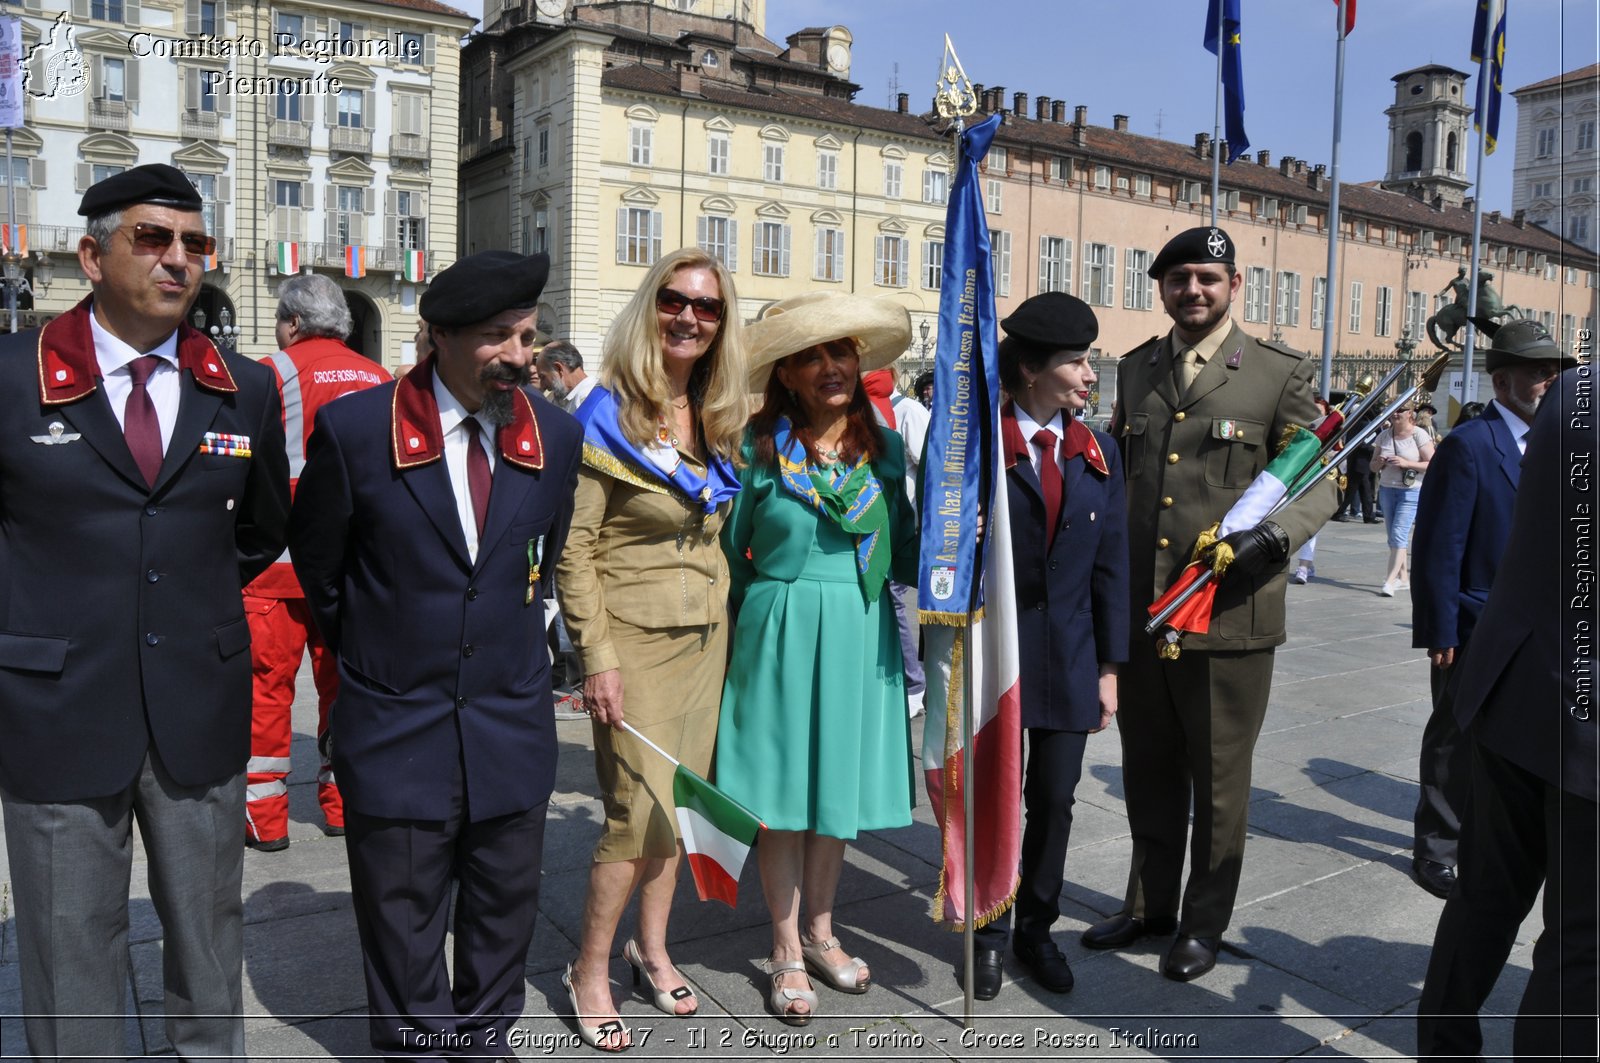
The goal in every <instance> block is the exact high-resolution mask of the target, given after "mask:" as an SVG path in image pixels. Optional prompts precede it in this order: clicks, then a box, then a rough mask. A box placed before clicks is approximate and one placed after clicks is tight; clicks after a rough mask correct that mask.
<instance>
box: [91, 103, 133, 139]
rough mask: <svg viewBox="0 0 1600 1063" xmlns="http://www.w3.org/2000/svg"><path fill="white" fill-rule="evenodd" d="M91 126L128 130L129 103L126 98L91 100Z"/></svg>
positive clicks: (117, 130) (120, 130) (121, 131)
mask: <svg viewBox="0 0 1600 1063" xmlns="http://www.w3.org/2000/svg"><path fill="white" fill-rule="evenodd" d="M89 128H90V129H110V130H112V131H114V132H118V133H126V132H127V131H128V104H127V102H126V101H125V100H90V101H89Z"/></svg>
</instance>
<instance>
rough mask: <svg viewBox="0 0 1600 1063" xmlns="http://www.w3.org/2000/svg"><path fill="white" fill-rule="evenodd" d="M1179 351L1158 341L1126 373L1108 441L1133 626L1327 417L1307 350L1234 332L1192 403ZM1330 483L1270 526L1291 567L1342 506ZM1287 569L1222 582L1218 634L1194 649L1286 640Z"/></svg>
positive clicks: (1204, 373)
mask: <svg viewBox="0 0 1600 1063" xmlns="http://www.w3.org/2000/svg"><path fill="white" fill-rule="evenodd" d="M1172 355H1173V352H1172V349H1171V344H1170V343H1169V342H1168V340H1166V339H1151V340H1150V342H1148V343H1146V344H1145V345H1144V346H1142V347H1139V348H1138V349H1137V350H1134V351H1132V352H1130V353H1128V354H1127V355H1125V356H1124V357H1123V359H1122V361H1121V362H1120V363H1119V364H1118V366H1117V386H1118V390H1117V412H1116V415H1115V416H1114V417H1113V418H1112V421H1111V434H1112V435H1113V436H1114V437H1116V439H1117V441H1118V443H1119V444H1120V445H1121V447H1122V460H1123V465H1124V468H1125V469H1126V472H1127V479H1128V488H1127V489H1128V548H1129V586H1130V589H1131V593H1132V602H1131V617H1130V619H1131V621H1132V622H1133V623H1134V624H1136V625H1138V627H1139V628H1140V629H1141V630H1140V632H1139V633H1137V634H1135V635H1134V637H1135V638H1144V637H1146V636H1145V635H1144V634H1143V631H1142V629H1143V627H1144V622H1145V621H1146V620H1147V619H1148V618H1149V615H1148V613H1146V611H1145V610H1146V607H1148V606H1149V605H1150V603H1151V602H1153V601H1155V600H1156V598H1157V597H1159V596H1160V595H1161V594H1162V592H1164V591H1165V590H1166V589H1167V588H1168V587H1169V586H1171V585H1172V582H1173V580H1175V579H1176V578H1177V576H1178V573H1180V572H1181V571H1182V570H1183V567H1184V566H1185V565H1187V564H1188V563H1189V559H1190V553H1191V551H1192V550H1193V548H1194V544H1195V540H1196V539H1197V538H1198V536H1199V535H1200V533H1201V532H1202V531H1204V530H1205V529H1206V528H1208V527H1210V526H1211V525H1212V524H1215V523H1216V522H1217V521H1219V520H1221V519H1222V517H1223V515H1224V514H1226V513H1227V512H1228V510H1229V508H1231V507H1232V505H1233V504H1234V503H1235V502H1237V501H1238V500H1239V496H1240V495H1242V494H1244V492H1245V488H1247V487H1249V486H1250V484H1251V483H1252V482H1253V481H1254V480H1255V478H1256V476H1258V475H1259V474H1260V473H1261V471H1262V470H1263V469H1265V468H1266V467H1267V463H1268V462H1269V461H1271V460H1272V459H1273V458H1274V457H1276V456H1277V447H1278V443H1279V442H1280V441H1281V440H1282V438H1283V433H1284V430H1285V429H1286V428H1288V426H1289V425H1291V424H1296V425H1300V426H1302V427H1304V426H1308V425H1310V424H1311V423H1312V421H1314V420H1315V419H1316V418H1317V417H1318V411H1317V406H1316V403H1315V402H1313V401H1312V399H1313V397H1314V396H1315V395H1316V390H1315V387H1314V385H1313V382H1314V380H1315V379H1316V366H1315V365H1314V364H1313V363H1312V362H1311V361H1310V360H1309V359H1307V358H1306V357H1305V355H1303V354H1301V353H1299V352H1298V351H1295V350H1292V349H1290V348H1288V347H1284V346H1282V345H1281V344H1277V343H1270V342H1267V341H1264V340H1258V339H1256V338H1255V337H1253V336H1250V335H1247V334H1246V333H1245V332H1244V330H1242V329H1240V328H1239V326H1238V325H1233V326H1231V328H1230V330H1229V332H1228V334H1227V336H1226V337H1225V338H1224V339H1223V342H1222V346H1221V348H1220V349H1219V350H1218V351H1217V354H1216V356H1215V357H1214V358H1211V359H1210V360H1209V361H1207V362H1206V364H1205V367H1204V368H1203V369H1201V371H1200V375H1199V376H1197V377H1196V378H1195V381H1194V384H1193V385H1192V386H1191V387H1190V388H1189V390H1188V392H1187V394H1184V395H1182V396H1180V395H1179V394H1178V391H1177V385H1176V384H1175V383H1174V381H1173V378H1172ZM1338 496H1339V491H1338V487H1337V486H1336V485H1335V484H1334V482H1333V481H1331V480H1324V481H1323V482H1321V483H1319V484H1318V485H1317V486H1316V487H1314V488H1312V489H1311V490H1310V491H1308V492H1307V493H1306V494H1305V495H1304V496H1303V497H1302V498H1301V499H1300V500H1299V501H1298V502H1296V503H1295V504H1294V505H1292V506H1290V507H1288V508H1287V509H1285V510H1284V511H1283V512H1281V513H1279V514H1277V515H1275V516H1274V517H1273V518H1272V519H1273V521H1274V522H1275V523H1277V524H1278V526H1279V527H1281V528H1282V529H1283V530H1284V532H1285V533H1286V534H1287V535H1288V536H1289V556H1290V557H1293V556H1294V554H1295V551H1296V550H1298V549H1299V548H1300V546H1301V544H1303V543H1304V542H1305V541H1306V540H1307V539H1309V538H1311V537H1312V536H1313V535H1315V534H1316V533H1317V529H1319V528H1321V527H1322V525H1323V524H1324V523H1325V522H1326V521H1327V519H1328V518H1329V517H1331V516H1333V514H1334V511H1335V510H1337V509H1338V507H1339V497H1338ZM1288 585H1289V576H1288V566H1287V562H1286V563H1285V565H1284V567H1282V568H1279V569H1277V570H1275V571H1272V572H1266V573H1263V574H1261V575H1260V576H1258V577H1257V578H1255V579H1253V580H1243V579H1238V578H1234V579H1228V578H1224V579H1223V580H1222V582H1221V584H1220V585H1219V587H1218V589H1217V599H1216V605H1215V607H1214V611H1213V616H1212V621H1211V630H1210V631H1208V632H1207V633H1205V634H1203V635H1201V634H1191V635H1188V636H1186V637H1185V639H1184V649H1186V650H1258V649H1267V648H1268V647H1272V646H1276V645H1278V644H1279V643H1281V642H1283V640H1284V639H1285V637H1286V635H1285V632H1284V604H1283V598H1284V592H1285V591H1286V590H1287V589H1288Z"/></svg>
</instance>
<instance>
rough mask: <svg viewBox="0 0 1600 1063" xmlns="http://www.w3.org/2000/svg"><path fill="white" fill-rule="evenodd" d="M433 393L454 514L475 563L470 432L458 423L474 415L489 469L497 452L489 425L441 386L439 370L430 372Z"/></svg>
mask: <svg viewBox="0 0 1600 1063" xmlns="http://www.w3.org/2000/svg"><path fill="white" fill-rule="evenodd" d="M433 397H434V399H436V400H437V401H438V403H439V433H440V435H442V436H443V437H444V467H445V470H446V471H447V472H449V474H450V490H451V491H453V492H455V496H456V516H457V517H458V518H460V520H461V532H462V534H463V535H465V536H466V537H467V557H468V558H469V559H470V560H471V561H472V563H473V564H477V563H478V518H477V516H476V515H475V514H474V513H473V512H472V491H471V489H470V488H469V487H468V486H467V440H468V439H469V438H470V433H469V432H468V431H467V429H466V428H465V427H464V426H463V425H462V423H461V422H463V421H465V420H466V419H467V418H468V417H478V438H479V439H481V440H482V441H483V449H484V452H485V453H487V454H488V455H489V471H490V472H491V473H492V472H494V469H495V463H496V462H498V461H499V460H500V456H499V455H498V454H496V453H495V446H494V442H495V439H494V433H493V432H492V431H491V429H492V427H493V426H492V425H490V424H489V422H487V421H485V420H484V419H483V418H482V417H479V416H478V415H477V414H469V413H468V412H467V408H466V407H465V406H463V405H461V402H460V401H459V400H458V399H457V398H456V397H455V395H453V394H451V392H450V389H449V388H447V387H445V386H444V381H442V380H440V379H439V374H438V373H437V372H435V373H434V374H433Z"/></svg>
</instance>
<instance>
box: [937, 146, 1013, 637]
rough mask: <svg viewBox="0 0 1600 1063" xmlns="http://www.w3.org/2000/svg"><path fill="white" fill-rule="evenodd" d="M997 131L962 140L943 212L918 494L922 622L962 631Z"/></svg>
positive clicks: (989, 330)
mask: <svg viewBox="0 0 1600 1063" xmlns="http://www.w3.org/2000/svg"><path fill="white" fill-rule="evenodd" d="M999 128H1000V115H998V114H995V115H992V116H991V117H989V118H988V119H987V120H985V121H983V122H980V123H978V124H977V125H975V126H973V127H972V128H971V129H969V130H967V131H966V132H965V133H964V134H962V137H961V158H960V160H959V161H958V162H957V164H956V179H955V182H954V184H953V185H952V187H951V189H950V206H949V210H948V211H947V213H946V215H945V229H944V268H943V270H942V271H941V273H940V276H939V347H938V353H937V355H936V356H935V360H934V367H933V419H932V421H931V423H930V424H929V426H928V441H927V451H926V454H925V456H924V458H923V460H922V469H921V474H920V475H921V480H922V482H921V484H920V485H919V490H918V493H917V497H918V498H919V499H920V500H921V502H922V554H921V561H920V573H919V574H920V580H919V582H918V586H917V606H918V608H919V609H920V610H921V614H922V622H923V623H925V624H926V623H933V624H950V625H962V624H965V623H966V622H967V619H968V616H969V615H970V614H971V613H973V612H975V611H977V610H980V609H981V608H982V605H983V601H982V579H981V576H982V573H981V571H980V570H981V567H982V555H981V554H980V553H979V552H978V514H979V512H980V511H987V510H988V509H989V508H990V504H991V503H992V501H993V496H994V485H995V469H994V468H993V465H994V455H995V454H996V453H997V452H998V451H997V448H996V444H995V435H994V433H996V432H997V431H999V426H1000V374H999V367H998V364H997V361H996V358H995V347H996V339H995V306H994V269H993V263H992V260H991V258H990V245H989V225H988V222H987V221H985V219H984V204H983V189H982V186H981V185H980V184H979V181H978V163H979V162H981V161H982V160H983V158H984V156H985V155H987V154H988V153H989V144H990V142H991V141H993V140H994V135H995V132H996V130H998V129H999Z"/></svg>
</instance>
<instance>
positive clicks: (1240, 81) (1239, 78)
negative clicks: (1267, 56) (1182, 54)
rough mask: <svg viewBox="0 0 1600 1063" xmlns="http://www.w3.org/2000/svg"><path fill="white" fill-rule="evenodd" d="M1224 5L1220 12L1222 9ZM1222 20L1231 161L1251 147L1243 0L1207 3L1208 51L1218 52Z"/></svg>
mask: <svg viewBox="0 0 1600 1063" xmlns="http://www.w3.org/2000/svg"><path fill="white" fill-rule="evenodd" d="M1219 7H1220V9H1221V10H1220V12H1219V10H1218V9H1219ZM1219 13H1220V16H1221V19H1220V21H1221V22H1222V35H1223V51H1222V107H1223V112H1224V118H1223V128H1224V129H1226V130H1227V134H1228V161H1229V162H1232V161H1233V160H1234V159H1237V158H1238V157H1239V156H1241V155H1243V154H1244V153H1245V151H1246V150H1248V149H1249V147H1250V138H1249V137H1247V136H1245V132H1244V61H1243V60H1242V59H1241V58H1240V53H1239V0H1210V3H1208V4H1207V5H1206V36H1205V46H1206V51H1208V52H1210V53H1211V54H1212V55H1216V54H1217V22H1218V15H1219Z"/></svg>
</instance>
